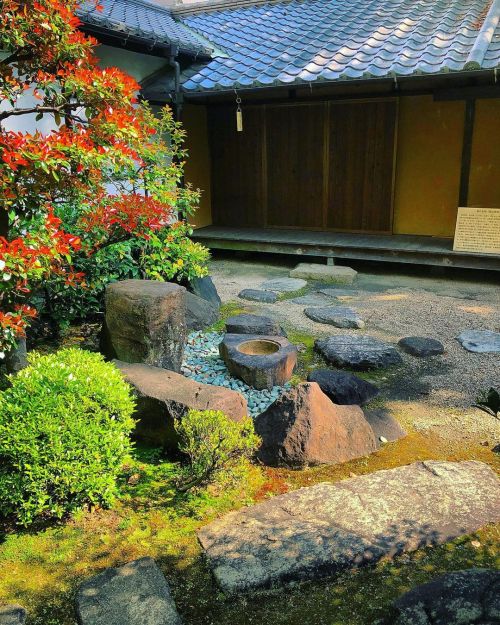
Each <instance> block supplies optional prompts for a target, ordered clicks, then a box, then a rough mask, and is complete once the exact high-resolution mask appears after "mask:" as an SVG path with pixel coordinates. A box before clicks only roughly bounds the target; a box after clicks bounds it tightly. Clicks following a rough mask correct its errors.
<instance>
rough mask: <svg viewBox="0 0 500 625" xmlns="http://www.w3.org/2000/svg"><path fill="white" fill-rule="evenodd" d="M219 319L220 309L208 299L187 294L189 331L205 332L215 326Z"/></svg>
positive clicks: (187, 323)
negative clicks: (209, 327)
mask: <svg viewBox="0 0 500 625" xmlns="http://www.w3.org/2000/svg"><path fill="white" fill-rule="evenodd" d="M218 317H219V309H218V307H217V306H216V305H215V304H211V303H210V302H208V301H207V300H206V299H203V298H201V297H198V295H194V293H190V292H188V293H186V326H187V329H188V331H193V330H204V329H205V328H208V326H211V325H212V324H214V323H215V322H216V321H217V319H218Z"/></svg>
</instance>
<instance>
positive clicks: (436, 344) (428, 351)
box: [398, 336, 444, 358]
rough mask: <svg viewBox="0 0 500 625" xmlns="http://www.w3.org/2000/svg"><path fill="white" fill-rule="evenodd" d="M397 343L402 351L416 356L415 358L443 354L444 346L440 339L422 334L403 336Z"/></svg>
mask: <svg viewBox="0 0 500 625" xmlns="http://www.w3.org/2000/svg"><path fill="white" fill-rule="evenodd" d="M398 345H399V347H401V349H402V350H403V351H404V352H406V353H407V354H411V355H412V356H417V358H427V357H428V356H439V355H440V354H444V346H443V344H442V343H441V341H438V340H437V339H430V338H426V337H424V336H405V338H403V339H400V340H399V341H398Z"/></svg>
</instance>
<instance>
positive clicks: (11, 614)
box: [0, 603, 28, 625]
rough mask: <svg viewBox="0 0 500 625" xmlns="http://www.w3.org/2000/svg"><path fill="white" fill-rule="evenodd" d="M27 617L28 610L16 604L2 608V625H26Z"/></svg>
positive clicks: (0, 620)
mask: <svg viewBox="0 0 500 625" xmlns="http://www.w3.org/2000/svg"><path fill="white" fill-rule="evenodd" d="M27 616H28V613H27V612H26V610H25V609H24V608H23V607H21V606H20V605H17V604H16V603H12V604H10V605H4V606H3V607H0V625H24V624H25V623H26V617H27Z"/></svg>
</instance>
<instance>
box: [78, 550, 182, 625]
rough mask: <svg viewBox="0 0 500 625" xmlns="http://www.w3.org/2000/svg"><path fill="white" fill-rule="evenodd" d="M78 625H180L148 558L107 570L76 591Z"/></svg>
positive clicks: (157, 571) (164, 583)
mask: <svg viewBox="0 0 500 625" xmlns="http://www.w3.org/2000/svg"><path fill="white" fill-rule="evenodd" d="M76 608H77V614H78V619H79V622H80V624H81V625H182V621H181V619H180V616H179V614H178V612H177V609H176V607H175V603H174V600H173V598H172V595H171V594H170V588H169V587H168V584H167V581H166V580H165V577H164V576H163V573H162V572H161V571H160V569H159V568H158V567H157V566H156V563H155V561H154V560H153V559H152V558H141V559H139V560H134V561H133V562H129V563H128V564H125V565H124V566H120V567H117V568H109V569H106V570H104V571H103V572H102V573H100V574H99V575H96V576H95V577H92V578H91V579H89V580H87V581H86V582H84V583H83V584H82V585H81V586H80V588H79V589H78V594H77V597H76Z"/></svg>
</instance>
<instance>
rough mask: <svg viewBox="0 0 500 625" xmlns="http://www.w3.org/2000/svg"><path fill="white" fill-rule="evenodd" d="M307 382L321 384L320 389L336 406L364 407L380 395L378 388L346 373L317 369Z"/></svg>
mask: <svg viewBox="0 0 500 625" xmlns="http://www.w3.org/2000/svg"><path fill="white" fill-rule="evenodd" d="M307 380H308V381H309V382H316V383H317V384H319V387H320V389H321V390H322V391H323V393H325V395H327V396H328V397H329V398H330V399H331V400H332V401H333V403H334V404H340V405H343V406H350V405H357V406H362V405H363V404H366V403H367V402H369V401H370V399H373V398H374V397H376V396H377V395H378V393H379V390H378V388H377V387H376V386H374V385H373V384H370V382H366V381H365V380H362V379H361V378H358V376H356V375H353V374H352V373H347V372H346V371H332V369H316V370H315V371H312V372H311V373H310V374H309V376H308V377H307Z"/></svg>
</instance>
